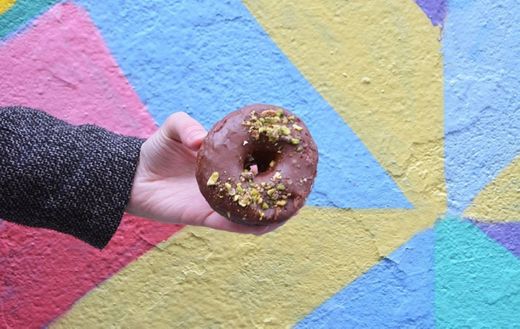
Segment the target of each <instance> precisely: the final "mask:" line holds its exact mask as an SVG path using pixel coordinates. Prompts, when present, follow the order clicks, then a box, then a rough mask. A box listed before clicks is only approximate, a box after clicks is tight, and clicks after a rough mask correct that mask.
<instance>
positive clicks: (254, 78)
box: [80, 0, 412, 208]
mask: <svg viewBox="0 0 520 329" xmlns="http://www.w3.org/2000/svg"><path fill="white" fill-rule="evenodd" d="M80 3H82V4H83V5H84V6H85V7H86V8H87V9H88V11H89V12H90V14H91V16H92V18H93V19H94V21H95V23H96V25H97V26H98V27H99V28H100V29H101V32H102V34H103V36H104V38H105V40H106V41H107V45H108V47H109V48H110V50H111V51H112V53H113V54H114V56H115V57H116V59H117V61H118V63H119V65H120V66H121V67H122V69H123V71H124V72H125V74H126V75H127V77H128V79H129V81H130V82H131V84H132V86H133V87H134V88H135V89H136V91H137V93H138V94H139V96H140V97H141V99H142V100H143V101H144V103H145V104H146V105H147V107H148V109H149V111H150V112H151V114H152V115H153V116H154V118H155V119H156V121H157V122H158V123H162V122H163V121H164V120H165V118H166V117H167V116H168V115H169V114H170V113H172V112H173V111H179V110H183V111H187V112H188V113H190V114H192V115H193V116H194V117H196V118H197V119H198V120H200V121H201V122H202V123H203V124H204V125H205V126H206V127H207V128H209V127H211V125H212V124H214V123H215V122H216V121H218V120H219V119H221V118H222V117H223V116H224V115H225V114H227V113H228V112H230V111H233V110H235V109H237V108H239V107H242V106H244V105H246V104H250V103H271V104H277V105H280V106H284V107H286V108H288V109H291V110H293V111H294V112H296V114H298V115H299V116H301V117H302V118H303V120H304V121H305V122H306V123H307V124H308V126H309V128H310V130H311V133H312V134H313V136H314V137H315V139H316V141H317V144H318V148H319V150H320V162H319V166H318V172H319V173H318V178H317V180H316V183H315V187H314V191H313V193H312V194H311V196H310V199H309V204H312V205H316V206H328V207H340V208H411V207H412V206H411V204H410V203H409V202H408V200H407V199H406V197H405V196H404V195H403V193H402V192H401V191H400V190H399V188H398V187H397V186H396V184H395V182H394V181H393V180H392V178H391V177H390V176H389V175H388V174H387V172H386V171H385V170H384V169H383V168H381V166H380V164H379V163H378V162H377V161H376V160H375V158H374V157H373V156H372V155H371V153H370V152H369V151H368V150H367V149H366V147H365V146H364V145H363V143H362V141H361V140H360V139H359V138H358V137H357V136H356V135H355V134H354V132H353V131H352V130H351V129H350V128H349V127H348V126H347V124H346V123H345V122H344V121H343V119H342V118H341V117H340V116H339V115H338V114H337V113H336V112H335V111H334V109H333V108H331V106H330V105H329V104H328V103H327V102H326V101H325V100H324V99H323V98H322V97H321V96H320V94H319V93H318V92H317V91H316V90H315V89H314V88H313V86H312V85H311V84H310V83H309V82H308V81H307V80H306V79H305V78H304V77H303V76H302V75H301V74H300V72H299V71H298V70H297V69H296V68H295V67H294V65H292V63H291V62H290V61H289V60H288V59H287V57H286V56H285V55H284V54H283V53H282V52H281V50H280V49H279V48H278V47H277V46H276V45H275V44H274V42H273V41H272V40H271V39H270V38H269V36H268V35H267V34H266V33H265V31H264V30H263V29H262V27H261V26H260V25H259V24H258V23H257V22H256V20H255V19H254V17H253V16H252V15H251V14H250V13H249V12H248V11H247V9H246V8H245V7H244V5H243V4H242V3H241V2H240V1H239V0H234V1H167V0H158V1H133V2H128V3H125V6H124V8H122V7H121V3H119V2H114V1H87V0H83V1H80ZM309 65H312V63H309Z"/></svg>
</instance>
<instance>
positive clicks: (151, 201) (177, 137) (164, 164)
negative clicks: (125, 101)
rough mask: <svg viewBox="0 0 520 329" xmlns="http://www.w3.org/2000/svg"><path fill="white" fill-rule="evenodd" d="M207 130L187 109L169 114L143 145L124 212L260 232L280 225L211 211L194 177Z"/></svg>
mask: <svg viewBox="0 0 520 329" xmlns="http://www.w3.org/2000/svg"><path fill="white" fill-rule="evenodd" d="M205 136H206V130H205V129H204V128H203V127H202V126H201V125H200V123H198V122H197V121H195V119H193V118H192V117H190V116H189V115H188V114H186V113H183V112H178V113H174V114H173V115H171V116H170V117H169V118H168V119H167V120H166V122H165V123H164V125H163V126H162V127H161V128H160V129H159V130H158V131H157V132H156V133H155V134H154V135H152V136H151V137H150V138H149V139H148V140H147V141H146V142H145V143H144V144H143V146H142V148H141V155H140V158H139V164H138V166H137V171H136V175H135V178H134V184H133V187H132V192H131V195H130V202H129V204H128V207H127V211H128V212H129V213H131V214H134V215H137V216H141V217H146V218H150V219H155V220H158V221H162V222H167V223H174V224H184V225H196V226H206V227H210V228H214V229H218V230H224V231H230V232H238V233H251V234H257V235H260V234H264V233H267V232H270V231H272V230H274V229H276V228H277V227H279V226H280V225H281V224H276V225H270V226H263V227H256V226H246V225H240V224H236V223H233V222H230V221H229V220H227V219H226V218H224V217H222V216H220V215H219V214H218V213H216V212H215V211H213V209H211V207H210V206H209V204H208V203H207V202H206V200H205V199H204V197H203V196H202V194H201V193H200V190H199V187H198V185H197V181H196V179H195V166H196V151H197V150H198V149H199V147H200V145H201V143H202V140H203V139H204V137H205Z"/></svg>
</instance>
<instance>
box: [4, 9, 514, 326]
mask: <svg viewBox="0 0 520 329" xmlns="http://www.w3.org/2000/svg"><path fill="white" fill-rule="evenodd" d="M518 17H520V3H519V2H518V1H517V0H499V1H496V0H495V1H492V0H471V1H469V0H447V1H445V0H417V1H413V0H370V1H366V0H351V1H343V0H322V1H315V0H298V1H296V0H246V1H243V2H241V1H238V0H222V1H213V0H201V1H195V0H175V1H166V0H155V1H95V0H77V1H57V0H0V77H1V78H0V106H4V105H25V106H31V107H36V108H40V109H42V110H44V111H47V112H49V113H51V114H53V115H56V116H58V117H60V118H63V119H65V120H67V121H69V122H73V123H87V122H88V123H95V124H98V125H101V126H104V127H106V128H109V129H111V130H113V131H116V132H120V133H124V134H131V135H137V136H142V137H146V136H149V135H150V134H151V133H153V132H154V131H155V130H156V129H157V126H158V125H160V124H161V123H162V122H163V121H164V120H165V118H166V117H167V116H168V115H169V114H170V113H172V112H174V111H179V110H182V111H186V112H188V113H190V114H191V115H193V116H194V117H195V118H197V119H198V120H200V121H201V122H202V123H203V124H204V125H205V126H206V127H207V128H210V127H211V125H212V124H213V123H215V122H216V121H217V120H219V119H220V118H221V117H222V116H224V115H225V114H226V113H228V112H230V111H232V110H234V109H236V108H239V107H241V106H244V105H246V104H249V103H259V102H261V103H272V104H278V105H280V106H284V107H286V108H289V109H291V110H293V111H294V112H295V113H297V114H298V115H299V116H301V117H302V118H303V119H304V120H305V121H306V123H307V124H308V126H309V128H310V130H311V132H312V134H313V136H314V137H315V139H316V141H317V144H318V147H319V150H320V163H319V168H318V169H319V174H318V178H317V181H316V185H315V188H314V190H313V193H312V195H311V197H310V199H309V202H308V205H307V206H306V207H305V208H304V210H303V211H302V212H301V214H299V215H298V217H297V218H295V219H294V220H292V221H290V222H289V223H288V224H287V225H285V226H284V227H282V228H281V229H280V230H278V231H276V232H274V233H272V234H269V235H267V236H263V237H248V236H239V235H234V234H230V233H222V232H215V231H210V230H206V229H202V228H191V227H180V226H168V225H162V224H157V223H153V222H150V221H147V220H144V219H140V218H135V217H132V216H125V218H124V220H123V222H122V224H121V227H120V228H119V230H118V232H117V234H116V236H115V237H114V238H113V240H112V241H111V242H110V244H109V246H108V247H107V248H106V249H104V250H102V251H98V250H95V249H93V248H91V247H89V246H87V245H86V244H84V243H82V242H80V241H77V240H75V239H73V238H71V237H68V236H65V235H62V234H59V233H56V232H51V231H48V230H41V229H31V228H25V227H21V226H17V225H14V224H11V223H8V222H5V221H4V222H2V221H1V220H0V264H1V265H0V328H43V327H50V328H107V327H110V328H287V327H296V328H434V327H437V328H520V259H519V257H520V223H519V222H520V155H519V154H520V142H519V139H520V97H519V96H520V95H519V90H520V79H519V78H518V76H520V56H519V54H520V25H519V24H518V22H517V20H518ZM0 170H1V168H0ZM71 220H73V219H71Z"/></svg>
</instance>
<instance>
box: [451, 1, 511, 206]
mask: <svg viewBox="0 0 520 329" xmlns="http://www.w3.org/2000/svg"><path fill="white" fill-rule="evenodd" d="M518 17H520V2H519V1H518V0H503V1H493V0H471V1H468V0H453V1H448V17H447V20H446V22H445V24H444V29H443V37H442V44H443V53H444V76H445V103H446V115H445V117H446V140H445V147H446V179H447V184H448V201H449V209H450V212H451V213H452V214H457V215H460V214H461V213H462V212H463V211H464V209H465V208H466V207H467V206H468V205H469V204H470V202H471V201H472V200H473V198H474V197H475V196H476V195H477V194H478V192H479V191H480V190H481V189H482V188H483V187H485V186H486V185H487V184H488V183H489V182H490V181H492V180H493V179H494V178H495V177H496V176H497V174H498V173H499V172H500V171H501V170H502V169H503V168H505V167H506V166H507V165H509V164H510V163H511V161H512V160H513V159H514V158H515V157H516V156H517V155H518V154H520V142H519V140H520V102H519V93H518V90H520V79H519V78H518V77H519V76H520V37H519V36H520V24H518Z"/></svg>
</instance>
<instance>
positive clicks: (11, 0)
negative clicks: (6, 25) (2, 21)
mask: <svg viewBox="0 0 520 329" xmlns="http://www.w3.org/2000/svg"><path fill="white" fill-rule="evenodd" d="M15 2H16V0H0V15H2V14H3V13H5V12H6V11H8V10H9V9H10V8H11V7H12V6H13V5H14V4H15Z"/></svg>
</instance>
